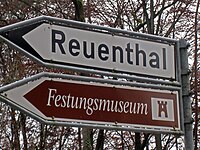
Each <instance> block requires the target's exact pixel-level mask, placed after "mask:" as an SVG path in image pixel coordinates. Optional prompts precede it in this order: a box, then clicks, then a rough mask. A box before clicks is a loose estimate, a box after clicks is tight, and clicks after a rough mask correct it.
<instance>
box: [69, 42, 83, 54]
mask: <svg viewBox="0 0 200 150" xmlns="http://www.w3.org/2000/svg"><path fill="white" fill-rule="evenodd" d="M74 50H76V51H74ZM69 52H70V54H71V55H73V56H78V55H79V53H80V44H79V42H78V41H77V40H76V39H71V40H70V41H69Z"/></svg>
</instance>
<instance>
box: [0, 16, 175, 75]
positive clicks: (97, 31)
mask: <svg viewBox="0 0 200 150" xmlns="http://www.w3.org/2000/svg"><path fill="white" fill-rule="evenodd" d="M111 31H112V33H111ZM135 34H136V33H135ZM133 35H134V33H133V32H128V31H123V30H117V29H112V30H111V29H110V28H105V27H104V28H102V29H101V27H99V26H94V25H89V24H85V23H78V22H74V21H69V20H65V21H63V20H62V19H57V18H52V17H38V18H36V19H33V20H32V19H31V20H27V21H24V22H21V23H17V24H14V25H11V26H8V27H5V28H1V29H0V38H1V39H3V40H5V41H6V42H7V43H8V44H11V45H12V46H15V47H16V48H18V49H20V50H21V51H22V52H24V53H26V54H27V55H29V56H30V57H32V58H34V59H36V60H37V61H39V62H40V63H43V64H45V65H50V66H59V67H66V66H71V67H72V68H73V67H75V68H77V67H81V68H88V67H89V68H94V69H100V70H109V71H113V70H115V71H118V72H125V73H131V74H142V75H148V76H156V77H161V78H170V79H175V78H176V76H175V70H176V69H175V67H176V65H175V62H176V56H175V49H176V48H175V47H176V42H177V41H175V40H174V41H173V40H169V39H167V38H164V39H163V38H161V37H157V36H151V37H148V36H147V35H142V34H141V36H139V34H136V35H135V36H137V38H134V36H133ZM148 38H149V40H146V39H148ZM152 39H155V40H154V41H152ZM150 40H151V41H150ZM158 41H159V42H158ZM162 41H164V42H162ZM166 41H167V42H166Z"/></svg>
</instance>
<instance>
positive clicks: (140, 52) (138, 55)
mask: <svg viewBox="0 0 200 150" xmlns="http://www.w3.org/2000/svg"><path fill="white" fill-rule="evenodd" d="M135 49H136V65H139V62H140V54H142V56H143V66H145V67H146V53H145V52H144V51H143V50H139V44H135Z"/></svg>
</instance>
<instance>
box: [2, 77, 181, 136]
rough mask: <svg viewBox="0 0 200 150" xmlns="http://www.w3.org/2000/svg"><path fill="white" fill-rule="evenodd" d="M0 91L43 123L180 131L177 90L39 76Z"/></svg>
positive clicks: (3, 96)
mask: <svg viewBox="0 0 200 150" xmlns="http://www.w3.org/2000/svg"><path fill="white" fill-rule="evenodd" d="M22 81H23V80H22ZM4 89H5V88H4ZM0 91H1V95H0V99H3V100H4V101H6V102H7V103H12V104H16V105H15V107H17V108H18V109H20V110H25V111H26V112H27V113H28V114H30V115H32V116H34V117H35V118H36V119H38V120H40V121H43V122H47V121H48V122H51V123H52V122H53V123H54V124H59V123H60V122H62V123H63V124H64V123H65V124H69V123H70V125H71V126H84V125H85V126H90V127H97V128H98V127H100V128H102V127H103V128H112V129H114V128H121V129H125V130H127V129H128V130H141V128H140V127H142V128H145V130H146V131H149V132H151V131H154V132H155V131H158V130H159V131H163V132H174V133H176V132H180V130H181V129H180V120H179V119H180V118H179V115H178V112H179V103H178V93H177V92H175V93H171V92H169V91H160V90H148V89H142V88H130V87H126V86H114V87H113V86H112V85H108V84H106V85H105V84H99V83H88V82H77V81H72V80H66V79H61V78H49V77H41V76H40V78H38V79H37V78H35V77H34V80H32V81H30V80H29V81H28V80H27V82H24V83H23V84H21V85H20V86H19V85H18V86H17V87H16V85H14V87H13V88H11V89H9V90H2V89H0ZM174 129H177V130H176V131H174Z"/></svg>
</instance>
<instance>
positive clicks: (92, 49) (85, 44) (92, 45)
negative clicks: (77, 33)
mask: <svg viewBox="0 0 200 150" xmlns="http://www.w3.org/2000/svg"><path fill="white" fill-rule="evenodd" d="M88 49H89V48H88ZM88 49H87V42H86V41H83V54H84V56H85V57H86V58H92V59H94V43H92V42H91V52H90V54H88V53H87V50H88Z"/></svg>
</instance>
